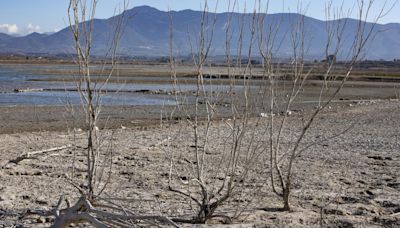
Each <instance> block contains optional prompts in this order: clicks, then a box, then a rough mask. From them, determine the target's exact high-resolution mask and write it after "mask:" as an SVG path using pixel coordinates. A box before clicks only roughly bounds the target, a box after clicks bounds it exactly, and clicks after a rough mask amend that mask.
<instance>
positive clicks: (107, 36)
mask: <svg viewBox="0 0 400 228" xmlns="http://www.w3.org/2000/svg"><path fill="white" fill-rule="evenodd" d="M124 15H125V16H127V18H130V20H129V21H127V22H126V26H125V28H124V33H123V35H122V37H121V40H120V43H119V50H118V54H119V55H124V56H167V55H169V50H170V47H169V43H170V42H169V37H170V28H169V25H170V19H169V18H170V15H171V17H172V18H173V19H172V20H173V21H172V23H173V25H174V26H173V37H174V40H173V45H174V55H182V56H184V55H189V54H190V50H191V46H192V47H194V46H196V45H194V44H193V43H195V42H196V39H198V33H199V30H200V28H199V27H200V20H201V16H202V12H201V11H194V10H181V11H171V12H165V11H160V10H158V9H156V8H154V7H150V6H138V7H134V8H132V9H129V10H126V11H125V12H124ZM229 15H230V13H228V12H223V13H217V14H214V13H209V20H210V21H208V22H209V23H210V24H212V22H211V20H212V18H214V17H215V18H216V20H217V21H216V24H215V29H214V37H213V45H212V47H211V50H210V55H214V56H217V55H224V54H225V52H226V50H225V37H226V34H225V29H224V28H225V26H226V22H227V20H228V17H229ZM302 17H303V15H300V14H297V13H278V14H268V15H266V18H265V21H266V23H265V25H264V27H265V28H268V26H271V25H272V23H274V22H279V23H280V24H279V26H280V29H279V31H278V32H277V34H276V38H277V39H278V40H280V42H281V44H280V45H279V48H277V49H276V50H275V57H279V58H290V57H291V53H292V52H293V51H292V50H291V48H290V44H291V42H290V39H289V38H288V36H287V33H288V32H289V31H290V29H291V26H292V25H293V23H295V22H296V21H298V20H299V19H300V18H302ZM120 18H121V15H116V16H114V17H111V18H108V19H95V21H94V30H93V31H94V34H93V37H94V38H93V55H98V56H101V55H104V54H105V53H106V52H107V51H108V47H109V44H110V41H111V37H112V34H113V32H114V29H115V26H113V25H114V24H115V22H116V21H118V19H120ZM232 18H233V19H232V23H231V26H232V27H231V31H232V48H231V50H230V52H231V53H232V55H234V54H237V53H240V50H238V48H237V46H238V45H237V41H238V40H239V39H240V38H239V36H238V31H240V25H241V23H243V24H244V25H246V26H245V27H244V30H243V31H244V34H243V35H244V37H245V38H244V39H243V50H242V51H243V52H244V51H247V49H248V48H249V47H250V43H251V42H253V43H252V44H251V45H252V47H253V48H254V50H255V51H254V55H257V53H256V52H257V50H258V46H257V45H256V44H255V43H257V42H255V41H254V39H253V41H251V40H250V39H249V37H250V29H249V27H250V26H251V18H252V13H247V14H243V13H234V14H233V16H232ZM339 20H341V21H343V22H346V28H345V29H344V33H343V34H344V38H345V39H344V41H343V48H342V49H343V50H341V54H339V56H338V57H339V58H340V57H342V58H345V57H344V56H346V53H347V52H348V51H349V50H350V47H351V43H352V37H354V34H355V31H356V25H357V23H356V22H357V20H355V19H351V18H342V19H339ZM339 20H336V21H333V22H337V21H339ZM86 23H87V22H86ZM326 23H327V22H325V21H322V20H318V19H315V18H312V17H308V16H304V27H305V31H306V35H305V44H306V45H307V46H308V48H307V50H308V52H307V54H306V57H307V58H308V59H321V58H323V56H324V55H325V54H324V48H325V42H326V40H327V36H326V34H324V33H325V26H326ZM372 25H373V24H371V23H366V29H367V30H368V29H369V28H372ZM210 26H211V25H210ZM374 29H375V30H374V31H375V32H377V35H376V36H375V37H374V38H375V39H374V40H373V42H370V43H368V46H367V49H368V52H367V53H365V57H366V58H367V59H387V60H392V59H394V58H400V24H399V23H388V24H376V25H375V28H374ZM379 31H385V32H379ZM189 41H190V42H192V45H191V44H189ZM235 44H236V45H235ZM235 46H236V47H235ZM277 46H278V45H277ZM0 47H1V48H0V53H19V54H21V53H30V54H34V53H40V54H43V53H46V54H49V55H56V54H71V53H74V49H73V48H74V45H73V40H72V35H71V31H70V29H69V27H66V28H64V29H62V30H60V31H58V32H56V33H52V34H38V33H33V34H28V35H26V36H22V37H13V36H9V35H7V34H3V33H0Z"/></svg>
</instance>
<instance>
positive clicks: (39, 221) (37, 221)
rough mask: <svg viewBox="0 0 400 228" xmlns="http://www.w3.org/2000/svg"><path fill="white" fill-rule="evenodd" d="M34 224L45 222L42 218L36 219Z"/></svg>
mask: <svg viewBox="0 0 400 228" xmlns="http://www.w3.org/2000/svg"><path fill="white" fill-rule="evenodd" d="M36 223H46V220H45V219H44V218H42V217H39V218H37V219H36Z"/></svg>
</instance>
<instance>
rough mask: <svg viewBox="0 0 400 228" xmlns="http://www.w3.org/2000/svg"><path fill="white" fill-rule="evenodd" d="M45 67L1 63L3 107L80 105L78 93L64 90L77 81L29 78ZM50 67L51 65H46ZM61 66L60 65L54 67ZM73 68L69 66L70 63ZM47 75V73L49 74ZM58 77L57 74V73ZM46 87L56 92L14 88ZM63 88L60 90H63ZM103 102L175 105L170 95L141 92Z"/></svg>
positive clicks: (121, 87)
mask: <svg viewBox="0 0 400 228" xmlns="http://www.w3.org/2000/svg"><path fill="white" fill-rule="evenodd" d="M38 67H43V66H32V67H27V66H0V106H5V105H6V106H9V105H49V106H50V105H65V104H67V103H69V104H80V103H81V98H80V95H79V93H78V92H64V91H62V90H64V89H66V90H68V89H74V88H76V85H75V84H74V83H70V82H68V83H65V82H43V81H30V80H31V79H37V78H41V77H44V75H37V74H33V73H31V72H30V71H31V70H33V69H36V68H38ZM45 67H50V66H45ZM55 67H59V66H55ZM67 67H70V66H67ZM46 77H48V75H46ZM55 77H56V76H55ZM28 88H29V89H46V90H57V92H56V91H37V92H23V93H15V92H14V90H15V89H28ZM104 89H109V90H123V91H135V90H161V89H164V90H169V89H173V87H172V86H170V85H153V84H151V85H144V84H143V85H141V84H135V85H122V84H109V85H107V87H105V88H104ZM60 90H61V91H60ZM101 102H102V104H104V105H172V104H175V102H174V101H173V100H171V98H169V99H168V98H166V97H162V96H154V95H151V94H149V95H146V94H140V93H121V92H119V93H108V94H105V95H102V96H101Z"/></svg>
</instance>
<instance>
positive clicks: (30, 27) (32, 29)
mask: <svg viewBox="0 0 400 228" xmlns="http://www.w3.org/2000/svg"><path fill="white" fill-rule="evenodd" d="M26 31H27V33H33V32H40V26H39V25H32V24H31V23H29V24H28V26H27V27H26Z"/></svg>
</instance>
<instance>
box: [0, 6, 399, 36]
mask: <svg viewBox="0 0 400 228" xmlns="http://www.w3.org/2000/svg"><path fill="white" fill-rule="evenodd" d="M87 1H89V0H87ZM127 1H128V0H127ZM204 1H205V0H129V3H128V4H129V8H133V7H135V6H141V5H148V6H152V7H155V8H157V9H159V10H163V11H167V10H168V9H171V10H176V11H178V10H183V9H192V10H200V9H201V7H202V5H203V4H204ZM233 1H234V0H208V4H209V6H210V10H211V11H214V9H215V6H216V4H217V2H218V5H217V12H226V11H228V5H229V2H231V5H232V2H233ZM237 1H238V4H237V5H236V9H235V11H239V12H243V11H244V9H245V8H246V9H247V12H249V11H250V9H253V8H254V4H255V2H258V0H237ZM261 1H262V4H263V5H264V6H265V5H266V2H267V0H261ZM332 1H333V4H334V6H336V7H338V6H340V5H342V4H343V8H344V9H346V10H352V9H353V14H352V15H350V17H355V10H354V9H355V7H356V6H357V4H356V3H357V0H332ZM359 1H360V0H359ZM367 1H369V0H367ZM374 1H375V3H374V7H373V9H372V11H371V15H377V14H379V12H380V9H381V8H382V7H383V6H384V3H385V1H388V3H387V5H386V9H389V8H391V6H392V5H393V4H394V3H395V2H397V1H398V0H374ZM298 2H300V3H301V5H302V7H301V8H302V9H303V10H302V11H304V12H305V14H306V15H307V16H311V17H314V18H317V19H321V20H324V19H325V10H324V9H325V6H326V2H327V0H270V1H269V8H268V12H269V13H281V12H297V6H298ZM68 3H69V0H0V32H1V33H6V34H11V35H26V34H29V33H32V32H39V33H46V32H50V33H51V32H57V31H59V30H60V29H62V28H64V27H66V26H67V24H68V22H67V21H68V20H67V8H68ZM122 3H123V0H99V3H98V6H97V13H96V18H109V17H111V16H113V15H114V12H115V9H116V7H117V6H118V5H121V4H122ZM369 20H370V21H371V20H372V18H370V19H369ZM380 23H383V24H386V23H400V2H398V3H397V4H395V6H394V7H393V8H392V10H391V11H390V12H389V13H388V14H387V15H386V16H385V17H384V18H383V19H381V20H380Z"/></svg>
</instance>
